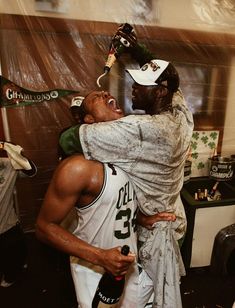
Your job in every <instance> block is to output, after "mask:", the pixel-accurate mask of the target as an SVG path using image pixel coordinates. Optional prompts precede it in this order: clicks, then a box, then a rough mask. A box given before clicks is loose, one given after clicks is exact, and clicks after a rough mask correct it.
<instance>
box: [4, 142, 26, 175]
mask: <svg viewBox="0 0 235 308" xmlns="http://www.w3.org/2000/svg"><path fill="white" fill-rule="evenodd" d="M3 149H4V150H5V151H6V152H7V156H8V158H9V159H10V162H11V165H12V167H13V168H14V169H15V170H22V169H24V170H30V169H32V167H31V165H30V163H29V160H28V159H27V158H26V157H24V156H23V155H22V154H21V152H22V150H23V148H22V147H21V146H20V145H14V144H12V143H9V142H4V143H3Z"/></svg>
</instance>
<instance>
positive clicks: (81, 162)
mask: <svg viewBox="0 0 235 308" xmlns="http://www.w3.org/2000/svg"><path fill="white" fill-rule="evenodd" d="M61 165H62V166H61V167H62V168H66V169H71V170H72V169H73V170H74V169H75V167H77V170H80V169H81V168H87V169H90V168H93V167H94V168H97V167H99V166H100V167H102V166H103V163H101V162H99V161H95V160H88V159H86V158H85V157H84V155H82V154H73V155H71V156H69V157H67V158H66V159H65V160H63V162H61ZM79 167H80V168H79Z"/></svg>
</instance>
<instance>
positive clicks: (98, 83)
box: [96, 72, 108, 88]
mask: <svg viewBox="0 0 235 308" xmlns="http://www.w3.org/2000/svg"><path fill="white" fill-rule="evenodd" d="M107 73H108V72H104V73H103V74H102V75H100V77H98V78H97V81H96V83H97V85H98V87H99V88H101V84H100V79H101V78H102V77H104V76H105V75H106V74H107Z"/></svg>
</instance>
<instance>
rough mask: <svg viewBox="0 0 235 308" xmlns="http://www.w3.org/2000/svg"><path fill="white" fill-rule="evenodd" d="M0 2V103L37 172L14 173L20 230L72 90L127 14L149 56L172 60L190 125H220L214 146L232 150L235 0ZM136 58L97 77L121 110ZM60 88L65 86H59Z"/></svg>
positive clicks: (96, 71) (64, 121) (30, 216)
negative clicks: (27, 175) (6, 103)
mask: <svg viewBox="0 0 235 308" xmlns="http://www.w3.org/2000/svg"><path fill="white" fill-rule="evenodd" d="M124 4H125V5H124ZM0 11H1V12H2V14H1V15H0V18H1V26H0V27H1V28H0V44H1V62H0V64H1V75H2V77H4V78H2V81H1V90H2V102H3V96H4V95H6V91H5V90H6V88H7V89H9V87H8V86H9V84H11V86H12V87H11V90H8V92H7V93H8V95H12V99H13V103H12V106H7V107H4V106H2V108H1V111H2V112H1V114H2V121H3V127H4V136H5V137H4V138H5V140H7V141H11V142H13V143H15V144H19V145H20V146H21V147H22V148H23V149H24V153H25V155H26V156H27V157H29V158H30V159H32V160H33V161H34V163H35V164H36V165H37V168H38V172H37V175H36V176H35V177H33V178H18V180H17V193H18V202H19V209H20V215H21V221H22V224H23V227H24V230H25V231H33V230H34V223H35V218H36V216H37V213H38V211H39V209H40V206H41V203H42V200H43V197H44V194H45V192H46V189H47V186H48V183H49V181H50V178H51V176H52V173H53V171H54V169H55V167H56V165H57V164H58V138H59V134H60V132H61V131H62V130H63V129H64V128H66V127H68V126H70V125H71V124H72V123H73V121H74V120H73V118H72V116H71V113H70V109H69V107H70V102H71V99H72V97H74V96H77V95H85V94H86V93H88V92H89V91H90V90H93V89H95V88H97V87H98V86H97V83H96V81H97V78H98V77H99V76H100V75H101V74H102V73H103V68H104V64H105V61H106V57H107V54H108V50H109V45H110V41H111V38H112V36H113V34H114V33H115V32H116V29H117V27H118V26H119V25H120V24H122V23H124V22H128V23H130V24H131V25H132V26H133V27H134V29H135V31H136V34H137V38H138V41H139V42H141V43H143V44H145V45H146V46H147V47H148V48H149V49H150V50H151V51H152V53H154V54H155V55H156V58H160V59H164V60H168V61H171V62H173V63H174V64H175V66H176V67H177V69H178V71H179V73H180V79H181V84H180V86H181V88H182V90H183V92H184V95H185V97H186V100H187V101H188V104H189V106H190V108H191V110H192V111H193V114H194V120H195V130H196V131H200V132H202V134H203V132H204V131H207V132H208V131H212V132H215V131H216V132H218V133H219V137H218V140H217V141H218V143H216V145H214V146H213V147H212V148H213V150H214V148H216V150H217V152H218V153H221V152H224V153H225V154H226V155H230V154H234V153H235V140H234V138H235V137H234V136H235V126H234V116H235V114H234V113H235V108H234V106H233V104H234V99H235V90H234V87H233V84H234V79H235V19H234V14H235V3H234V1H232V0H208V1H203V0H191V1H186V0H181V1H175V0H158V1H155V0H152V1H150V0H149V1H148V0H145V1H144V0H142V1H139V0H138V1H136V0H128V1H127V0H125V1H109V2H108V1H105V0H100V1H88V0H86V1H85V0H84V1H72V0H71V1H49V0H46V1H36V0H35V1H33V0H28V1H25V0H18V1H14V0H12V1H10V0H8V1H7V3H6V1H3V0H1V1H0ZM49 16H50V17H49ZM136 66H137V64H136V63H135V62H134V61H133V59H131V58H130V56H129V55H128V54H123V55H122V56H121V57H120V58H119V59H118V60H117V61H116V62H115V63H114V65H113V67H112V68H111V71H110V73H109V74H108V75H106V76H104V77H103V78H102V79H101V80H100V83H101V88H100V89H105V90H109V91H110V92H111V93H112V94H113V95H114V96H116V97H117V98H118V100H119V101H120V103H121V104H122V105H123V106H124V109H125V111H126V113H132V112H133V111H132V109H131V85H132V82H131V80H130V77H128V75H127V74H126V72H125V68H133V67H136ZM6 80H7V81H6ZM19 89H21V90H22V89H23V90H25V91H26V92H27V91H28V92H27V93H29V92H32V93H34V94H35V92H36V93H37V95H39V96H40V95H42V93H45V92H51V91H55V90H56V91H58V93H59V94H58V95H55V96H52V99H50V100H47V99H46V96H44V99H38V100H37V99H36V100H34V99H33V98H32V97H31V99H29V98H27V97H26V96H22V94H21V96H20V95H19V91H20V90H19ZM23 90H22V91H23ZM64 90H66V91H67V90H68V91H71V92H66V95H65V94H63V95H60V93H61V91H62V92H63V91H64ZM14 93H15V94H14ZM17 93H18V94H17ZM32 93H31V94H32ZM53 93H55V92H53ZM63 93H64V92H63ZM14 95H15V96H14ZM17 95H18V96H17ZM35 95H36V94H35ZM5 98H6V97H5ZM24 102H26V103H25V104H24ZM208 146H209V145H208ZM199 154H200V153H199ZM207 155H209V154H208V153H207ZM197 175H198V174H197Z"/></svg>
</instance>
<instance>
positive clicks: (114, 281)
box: [92, 245, 130, 308]
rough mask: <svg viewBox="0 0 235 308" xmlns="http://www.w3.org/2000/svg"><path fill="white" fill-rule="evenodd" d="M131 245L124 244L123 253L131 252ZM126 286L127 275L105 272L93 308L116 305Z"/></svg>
mask: <svg viewBox="0 0 235 308" xmlns="http://www.w3.org/2000/svg"><path fill="white" fill-rule="evenodd" d="M129 250H130V248H129V246H127V245H124V246H123V247H122V250H121V253H122V254H123V255H125V256H127V255H128V253H129ZM124 286H125V276H113V275H112V274H110V273H108V272H105V273H104V274H103V276H102V277H101V279H100V281H99V284H98V287H97V289H96V292H95V295H94V298H93V301H92V308H111V307H116V305H117V303H118V301H119V299H120V297H121V295H122V292H123V289H124Z"/></svg>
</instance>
